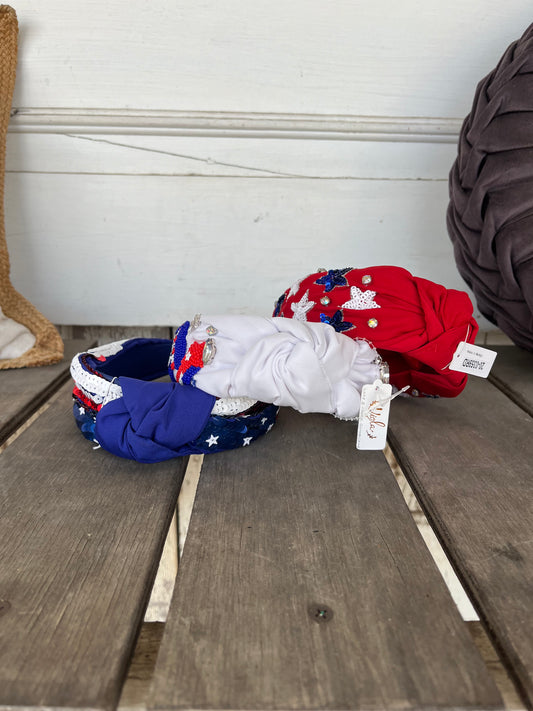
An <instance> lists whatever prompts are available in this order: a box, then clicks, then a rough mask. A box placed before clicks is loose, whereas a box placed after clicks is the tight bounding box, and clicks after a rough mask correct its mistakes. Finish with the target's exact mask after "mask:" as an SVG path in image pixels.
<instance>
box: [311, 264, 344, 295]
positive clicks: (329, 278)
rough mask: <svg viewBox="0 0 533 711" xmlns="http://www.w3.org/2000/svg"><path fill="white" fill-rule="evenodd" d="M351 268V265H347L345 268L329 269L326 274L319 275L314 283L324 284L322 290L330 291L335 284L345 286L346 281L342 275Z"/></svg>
mask: <svg viewBox="0 0 533 711" xmlns="http://www.w3.org/2000/svg"><path fill="white" fill-rule="evenodd" d="M351 269H352V268H351V267H347V268H346V269H330V270H329V271H328V273H327V274H324V276H322V277H319V278H318V279H317V280H316V281H315V284H324V286H325V289H324V291H331V290H332V289H334V288H335V287H336V286H347V285H348V282H347V280H346V279H345V278H344V275H345V274H346V272H349V271H351Z"/></svg>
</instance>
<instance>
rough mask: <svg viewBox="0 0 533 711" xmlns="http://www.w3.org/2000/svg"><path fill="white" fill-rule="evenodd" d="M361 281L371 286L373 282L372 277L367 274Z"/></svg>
mask: <svg viewBox="0 0 533 711" xmlns="http://www.w3.org/2000/svg"><path fill="white" fill-rule="evenodd" d="M361 281H362V282H363V284H370V282H371V281H372V277H371V276H370V274H365V275H364V276H363V277H362V278H361Z"/></svg>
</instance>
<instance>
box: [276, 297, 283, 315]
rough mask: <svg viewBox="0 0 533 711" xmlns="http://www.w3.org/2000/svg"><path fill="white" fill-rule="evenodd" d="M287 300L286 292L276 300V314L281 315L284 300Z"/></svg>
mask: <svg viewBox="0 0 533 711" xmlns="http://www.w3.org/2000/svg"><path fill="white" fill-rule="evenodd" d="M284 301H285V294H282V295H281V296H280V297H279V299H278V300H277V301H276V308H275V309H274V316H279V314H280V311H281V307H282V306H283V302H284Z"/></svg>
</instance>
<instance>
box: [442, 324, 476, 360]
mask: <svg viewBox="0 0 533 711" xmlns="http://www.w3.org/2000/svg"><path fill="white" fill-rule="evenodd" d="M469 335H470V324H468V328H467V329H466V337H465V339H464V341H461V343H462V344H463V347H462V348H461V350H460V351H459V353H458V357H459V358H460V357H461V356H462V355H463V351H464V349H465V348H466V347H467V345H468V336H469ZM453 357H454V358H455V353H454V354H453ZM452 363H453V358H452V359H451V361H450V362H449V363H448V365H445V366H444V368H441V370H446V368H449V367H450V365H451V364H452Z"/></svg>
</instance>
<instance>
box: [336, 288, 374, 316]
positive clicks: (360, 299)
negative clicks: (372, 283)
mask: <svg viewBox="0 0 533 711" xmlns="http://www.w3.org/2000/svg"><path fill="white" fill-rule="evenodd" d="M375 295H376V292H375V291H370V289H367V290H366V291H362V290H361V289H359V287H357V286H352V287H351V289H350V296H351V297H352V298H351V299H350V301H347V302H346V303H345V304H343V305H342V306H341V308H343V309H354V310H356V311H364V310H365V309H380V308H381V306H380V305H379V304H376V302H375V301H374V296H375Z"/></svg>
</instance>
